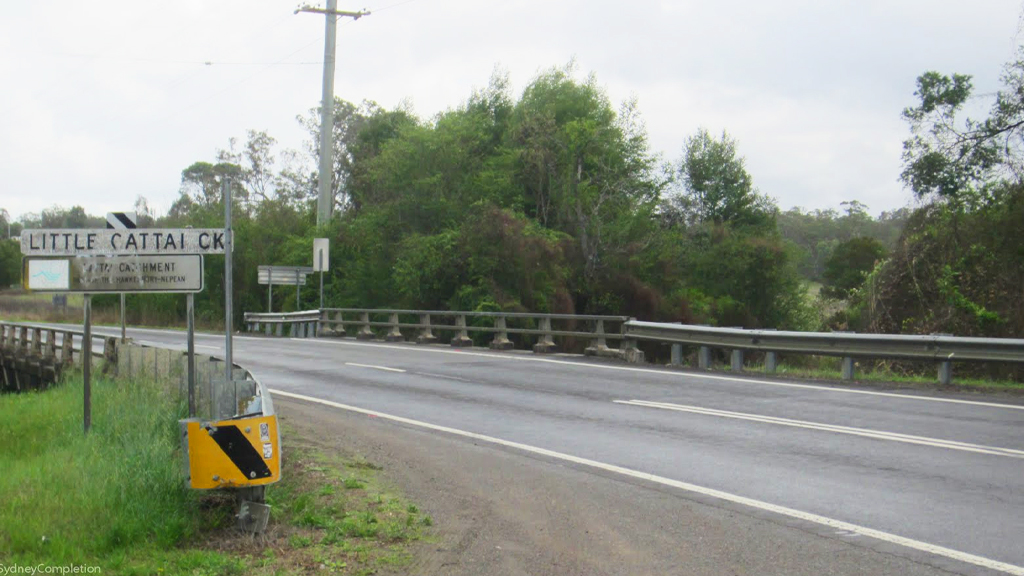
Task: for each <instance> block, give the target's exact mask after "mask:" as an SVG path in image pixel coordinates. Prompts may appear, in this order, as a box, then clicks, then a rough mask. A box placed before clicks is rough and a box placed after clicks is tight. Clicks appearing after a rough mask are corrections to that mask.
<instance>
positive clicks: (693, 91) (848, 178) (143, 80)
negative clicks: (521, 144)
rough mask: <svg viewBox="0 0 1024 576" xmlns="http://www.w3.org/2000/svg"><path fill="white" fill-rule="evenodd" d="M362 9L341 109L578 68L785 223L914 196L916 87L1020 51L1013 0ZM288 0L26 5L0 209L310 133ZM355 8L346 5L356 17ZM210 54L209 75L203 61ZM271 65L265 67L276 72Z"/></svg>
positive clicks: (310, 42) (527, 2)
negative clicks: (722, 147) (714, 159)
mask: <svg viewBox="0 0 1024 576" xmlns="http://www.w3.org/2000/svg"><path fill="white" fill-rule="evenodd" d="M395 3H396V2H395V0H366V1H365V2H364V3H363V4H364V5H366V7H367V8H369V9H370V10H372V11H375V12H374V14H372V15H371V16H369V17H367V18H364V19H360V20H359V21H358V22H352V21H349V20H343V21H342V22H343V23H342V25H341V26H340V27H339V37H338V68H337V80H336V94H338V95H339V96H340V97H343V98H346V99H348V100H352V101H360V100H362V99H364V98H365V99H371V100H376V101H378V102H380V103H381V104H382V105H385V106H389V107H391V106H396V105H398V104H399V103H400V102H401V101H402V100H403V99H409V100H411V101H412V102H413V104H414V106H415V109H416V110H417V111H418V112H419V113H420V114H421V115H423V116H424V117H430V116H432V115H433V114H435V113H437V112H438V111H441V110H444V109H446V108H449V107H452V106H457V105H458V104H459V103H461V102H462V101H464V100H465V99H466V98H467V97H468V96H469V95H470V93H471V91H472V89H473V88H479V87H483V86H485V85H486V83H487V80H488V77H489V76H490V74H491V71H492V70H493V69H494V67H495V65H496V64H497V65H501V66H502V67H503V68H504V69H507V70H508V71H509V74H510V76H511V79H512V81H513V85H514V86H515V87H516V89H517V90H521V89H522V88H523V87H524V86H525V85H526V84H527V83H528V82H529V81H530V80H531V79H532V78H533V77H534V76H535V75H536V74H537V73H538V72H539V71H541V70H544V69H547V68H549V67H551V66H561V65H564V64H565V63H566V62H567V61H568V60H569V59H570V58H573V57H575V58H577V60H578V63H579V68H580V70H581V71H582V72H583V73H586V72H589V71H594V72H596V74H597V76H598V81H599V82H600V83H601V84H602V85H603V86H605V87H606V88H607V90H608V93H609V95H610V96H611V97H612V99H613V100H616V101H620V100H622V99H624V98H627V97H629V96H630V95H632V94H635V95H636V96H637V97H638V99H639V103H640V108H641V111H642V112H643V115H644V119H645V121H646V123H647V126H648V129H649V132H650V136H651V143H652V146H653V147H654V148H655V149H656V150H657V151H659V152H661V153H663V154H664V156H665V157H666V158H667V159H675V158H677V157H678V156H679V152H680V148H681V146H682V144H683V142H684V140H685V138H686V136H688V135H689V134H692V133H693V131H694V130H696V129H697V128H698V127H700V126H705V127H707V128H709V129H711V130H712V131H720V130H722V129H726V130H728V131H729V132H730V134H732V135H733V136H734V137H736V138H737V139H738V140H739V145H740V151H741V153H742V154H743V155H744V156H745V157H746V158H747V162H748V166H749V168H750V171H751V173H752V174H753V176H754V179H755V182H756V183H757V185H758V186H759V187H760V188H761V190H762V191H764V192H766V193H768V194H771V195H773V196H775V197H777V198H778V199H779V201H780V204H781V205H782V206H783V208H786V207H789V206H792V205H802V206H804V207H808V208H815V207H835V206H837V205H838V203H839V202H840V201H842V200H847V199H852V198H856V199H858V200H861V201H862V202H865V203H866V204H868V205H870V206H871V207H872V209H873V211H881V210H884V209H891V208H893V207H896V206H899V205H902V204H904V203H906V202H907V201H909V199H910V198H909V194H908V193H906V192H905V191H903V190H902V188H901V187H900V184H899V182H898V181H897V178H898V175H899V170H900V158H899V156H900V150H901V147H900V145H901V141H902V139H903V138H904V137H905V135H906V129H905V126H904V125H903V123H902V122H901V120H900V118H899V113H900V110H901V109H902V108H903V107H904V106H906V105H908V104H911V103H912V102H913V96H912V92H913V88H914V78H915V77H916V76H917V75H918V74H920V73H922V72H923V71H925V70H928V69H937V70H940V71H943V72H954V71H957V72H964V73H970V74H974V75H975V77H976V78H975V84H976V86H977V88H978V92H981V93H984V92H992V91H994V90H995V89H997V87H998V75H999V71H1000V67H1001V65H1002V63H1003V62H1005V61H1006V60H1008V59H1009V58H1011V57H1012V56H1013V54H1014V50H1015V44H1016V40H1017V39H1016V34H1017V33H1018V30H1017V22H1018V15H1019V10H1020V7H1019V5H1018V2H1017V0H990V1H988V2H985V3H967V2H958V1H953V0H948V1H942V2H939V1H925V0H892V1H887V2H882V1H865V0H859V1H853V0H844V1H838V2H812V1H810V0H786V1H783V0H780V1H778V2H753V1H750V0H723V1H722V2H714V3H710V2H700V1H696V0H690V1H684V0H676V1H669V0H662V1H655V0H641V1H638V2H633V3H629V4H622V3H613V2H610V1H607V0H601V1H589V2H584V1H583V0H567V1H561V2H541V1H538V0H514V1H507V2H500V3H498V2H486V3H485V2H477V1H472V0H458V1H454V0H452V1H447V2H438V1H436V0H416V1H413V2H409V3H405V4H401V5H398V6H395V7H393V8H391V9H386V10H380V9H381V8H384V7H386V6H389V5H392V4H395ZM294 7H295V3H294V2H293V1H291V0H289V1H288V2H285V1H283V0H250V1H243V0H225V1H223V2H217V3H209V2H205V1H202V0H187V1H183V2H174V3H170V4H167V3H164V4H159V5H156V4H147V3H138V2H127V1H120V0H119V1H112V0H107V1H96V2H89V3H81V2H71V1H69V0H58V1H57V2H56V3H46V4H40V3H21V4H17V5H12V6H11V7H8V8H9V10H8V12H6V13H5V18H4V19H3V20H2V21H0V77H2V78H4V85H5V89H4V90H3V91H0V109H3V110H4V111H5V120H4V122H3V123H0V173H2V174H3V175H4V180H3V184H2V185H0V186H2V187H0V207H4V208H7V209H8V210H10V211H11V212H12V213H15V214H18V213H23V212H27V211H38V210H40V209H42V208H44V207H47V206H50V205H53V204H55V203H58V204H62V205H71V204H74V203H79V204H82V205H83V206H85V208H86V209H87V210H88V211H89V212H92V213H101V212H104V211H107V210H110V209H118V208H121V209H123V208H130V206H131V204H132V203H133V202H134V200H135V197H136V196H137V195H139V194H142V195H145V196H146V197H147V198H149V200H150V202H151V204H152V205H154V206H157V207H160V208H162V209H166V208H167V207H169V206H170V203H171V202H172V201H173V199H174V198H175V197H176V195H177V189H178V184H179V178H180V172H181V170H182V168H184V167H186V166H188V165H189V164H191V163H192V162H194V161H196V160H199V159H211V158H212V157H213V155H214V153H215V151H216V149H217V148H221V147H225V146H227V142H228V139H229V138H230V137H233V136H234V137H242V136H244V134H245V131H246V129H249V128H254V129H266V130H268V131H270V133H271V134H272V135H273V136H275V137H276V138H277V139H278V141H279V143H280V144H281V146H282V147H287V148H294V149H299V148H301V146H302V141H303V139H304V138H305V137H306V135H305V134H304V133H303V131H302V129H301V128H300V127H299V126H298V125H297V124H296V123H295V120H294V118H295V116H296V115H299V114H304V113H305V112H306V111H307V110H308V109H309V108H311V107H314V106H316V105H317V103H318V100H319V95H320V74H321V71H320V67H319V65H316V64H313V65H308V64H301V63H303V62H306V63H308V62H314V63H315V62H318V61H320V60H321V58H322V55H323V44H322V34H323V18H322V17H321V16H318V15H312V14H300V15H292V10H293V8H294ZM348 8H350V9H351V8H355V6H354V5H353V6H349V7H348ZM206 61H210V62H212V65H209V66H206V65H204V64H203V62H206ZM271 64H274V65H271Z"/></svg>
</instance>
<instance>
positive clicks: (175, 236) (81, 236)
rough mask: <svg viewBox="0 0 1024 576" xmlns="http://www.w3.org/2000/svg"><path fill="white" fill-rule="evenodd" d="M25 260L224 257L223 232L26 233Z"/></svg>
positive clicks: (91, 230) (23, 242)
mask: <svg viewBox="0 0 1024 576" xmlns="http://www.w3.org/2000/svg"><path fill="white" fill-rule="evenodd" d="M21 253H22V254H24V255H25V256H94V255H95V256H130V255H136V254H223V253H224V229H223V228H145V229H135V230H108V229H106V228H84V229H69V230H24V231H22V233H21Z"/></svg>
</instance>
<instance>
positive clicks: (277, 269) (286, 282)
mask: <svg viewBox="0 0 1024 576" xmlns="http://www.w3.org/2000/svg"><path fill="white" fill-rule="evenodd" d="M257 272H258V273H259V277H258V279H257V282H258V283H260V284H277V285H279V286H295V282H296V281H298V283H299V285H300V286H305V285H306V276H307V275H309V274H311V273H312V272H313V269H312V268H310V267H309V266H260V267H259V268H257Z"/></svg>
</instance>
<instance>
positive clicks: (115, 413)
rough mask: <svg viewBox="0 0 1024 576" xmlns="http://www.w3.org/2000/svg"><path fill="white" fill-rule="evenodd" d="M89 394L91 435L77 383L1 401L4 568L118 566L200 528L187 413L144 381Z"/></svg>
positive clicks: (97, 385) (0, 545) (104, 386)
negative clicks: (185, 438) (94, 562)
mask: <svg viewBox="0 0 1024 576" xmlns="http://www.w3.org/2000/svg"><path fill="white" fill-rule="evenodd" d="M92 385H93V416H92V417H93V427H92V429H91V430H90V432H89V434H88V435H85V434H83V433H82V392H81V378H77V379H69V380H68V381H67V382H65V383H64V384H62V385H59V386H56V387H54V388H52V389H50V390H47V391H45V392H38V393H28V394H8V395H0V412H2V413H3V414H4V415H5V416H4V418H3V419H0V437H2V438H3V439H4V442H5V444H6V446H5V448H4V450H3V452H2V453H0V466H2V467H3V470H4V474H3V476H2V477H0V550H3V551H4V555H5V560H10V561H12V562H15V563H21V562H23V563H26V564H34V563H36V562H40V561H47V562H56V563H60V562H80V561H81V559H82V558H83V557H96V558H106V557H110V558H113V557H116V556H118V555H120V554H122V553H123V551H124V550H126V549H130V548H131V547H133V546H137V545H150V544H152V545H155V546H157V547H160V548H166V547H171V546H174V545H177V544H179V543H181V542H183V541H185V540H186V539H187V538H189V537H190V536H191V535H192V534H194V533H195V532H196V531H197V529H198V527H199V526H198V523H199V516H198V506H197V501H196V500H195V499H194V498H193V497H192V495H191V494H190V493H189V492H188V491H187V490H186V488H185V484H184V477H183V473H182V470H181V464H180V454H179V450H180V439H179V436H178V430H177V423H176V421H175V419H176V415H180V413H181V406H179V405H178V404H177V403H176V402H174V401H173V400H172V399H171V398H169V397H168V396H167V394H166V393H165V392H164V391H163V390H162V389H161V388H160V387H159V386H157V385H155V384H152V383H148V382H145V381H133V382H132V383H131V384H130V385H128V384H127V383H115V382H110V381H103V380H94V381H93V383H92ZM69 518H73V519H74V521H73V522H70V521H68V519H69Z"/></svg>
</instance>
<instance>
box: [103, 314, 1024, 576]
mask: <svg viewBox="0 0 1024 576" xmlns="http://www.w3.org/2000/svg"><path fill="white" fill-rule="evenodd" d="M96 331H97V332H109V330H108V329H102V328H98V329H96ZM130 332H131V335H132V336H133V337H134V338H135V339H136V340H138V341H139V342H141V343H160V344H165V345H166V344H169V345H172V346H176V347H180V348H183V347H184V335H183V334H182V333H180V332H165V331H155V330H130ZM197 344H198V346H199V348H198V351H199V352H201V353H206V354H216V349H218V348H220V349H222V348H223V336H210V335H197ZM234 347H235V361H236V362H238V363H240V364H243V365H245V366H246V367H247V368H249V369H250V371H252V372H253V373H254V374H255V375H256V376H257V377H259V378H260V379H261V381H263V382H264V384H266V385H267V386H269V387H270V388H272V389H274V390H276V391H278V392H277V394H278V395H279V396H280V397H287V396H288V395H299V396H301V397H306V398H309V399H316V400H319V401H321V402H320V403H319V405H320V406H321V407H323V408H325V409H332V410H337V411H338V413H339V414H341V413H346V414H352V413H355V414H367V413H370V414H371V415H373V416H377V419H376V420H377V422H375V424H374V425H375V426H381V425H391V426H395V427H399V428H404V429H407V430H417V431H418V432H417V433H420V434H423V433H427V434H429V435H432V436H443V437H446V438H449V439H453V438H454V439H458V440H460V441H461V444H459V443H458V442H456V443H454V444H451V443H450V444H449V445H448V446H449V448H446V450H459V449H460V448H458V446H460V445H461V446H466V447H467V448H466V449H468V447H473V449H474V450H478V449H480V447H481V446H483V447H485V448H487V449H490V450H500V451H503V452H506V453H511V454H513V455H517V456H516V457H518V458H520V460H521V466H522V467H523V469H524V473H525V471H529V474H534V475H535V474H538V473H539V472H538V469H537V467H544V466H550V465H551V464H559V465H561V467H562V468H564V467H566V466H567V467H569V468H570V469H571V470H572V471H573V475H574V477H575V478H576V480H575V481H576V482H579V483H581V486H583V485H585V484H586V483H587V482H588V481H589V480H587V477H588V476H594V475H597V476H600V477H601V478H603V479H605V480H606V481H607V482H614V483H615V484H613V486H614V487H615V488H613V489H611V492H610V493H614V494H615V495H616V496H615V497H616V498H617V499H620V500H621V499H625V501H627V502H628V501H633V502H635V503H636V508H635V509H636V510H637V511H639V510H643V511H644V512H643V513H644V514H645V515H647V516H649V519H650V522H649V523H646V524H644V525H641V526H640V527H639V528H637V529H638V530H640V531H641V532H642V531H643V530H644V529H645V528H644V526H646V529H647V530H649V531H650V532H651V533H650V534H647V535H646V536H647V537H649V538H650V539H651V541H656V542H659V543H661V544H660V548H658V550H657V551H655V552H653V553H658V554H663V555H665V558H671V557H672V556H673V554H677V553H679V551H678V550H676V551H674V550H673V548H672V546H671V542H672V539H666V538H664V535H665V528H664V527H666V526H677V527H678V525H679V523H680V522H682V521H684V520H685V519H683V518H680V517H679V514H680V513H679V512H678V511H676V512H671V510H672V508H671V507H670V506H666V505H661V506H656V507H652V506H651V505H650V504H651V502H652V498H655V496H653V495H657V496H656V498H658V499H663V498H664V497H665V495H666V494H668V495H669V496H671V498H674V499H682V501H688V502H697V503H700V504H702V505H707V506H711V507H713V508H716V509H718V510H721V511H727V512H729V515H730V517H738V519H736V520H735V521H736V522H738V523H740V525H742V526H743V529H744V530H748V531H750V533H749V534H747V536H746V537H748V538H751V539H753V540H752V541H767V542H772V541H773V538H777V537H778V535H777V534H775V535H773V532H772V531H773V530H777V529H779V527H787V528H788V529H794V528H795V529H797V530H798V531H800V533H802V534H804V535H805V536H806V538H809V539H818V538H825V539H827V540H828V541H831V542H833V543H840V544H842V545H843V546H846V547H852V548H854V549H859V550H870V551H873V552H874V553H881V554H882V555H883V556H885V557H887V558H888V557H895V558H898V559H900V560H903V561H909V562H911V563H912V564H913V565H914V566H916V567H918V568H921V569H925V568H927V570H932V569H937V570H936V571H935V572H934V573H941V572H942V571H951V572H955V573H962V574H991V573H1015V574H1024V538H1022V537H1024V474H1022V473H1024V434H1022V431H1024V405H1021V404H1020V403H1019V402H1018V403H1014V402H1015V400H1014V399H1013V398H996V399H993V398H992V397H989V396H984V395H971V396H964V395H960V396H955V395H952V396H950V395H939V394H937V393H925V392H918V393H913V392H903V391H885V390H882V389H879V388H850V387H832V386H828V385H819V384H807V383H797V382H785V381H777V380H776V381H773V380H768V379H760V378H757V377H753V376H742V377H734V376H730V375H728V374H721V373H719V374H703V373H693V372H683V371H678V370H668V369H661V368H657V367H651V366H644V367H635V366H630V365H626V364H621V363H616V362H611V361H607V362H604V361H585V360H583V359H580V358H578V357H570V356H561V355H553V356H537V355H534V354H532V353H529V352H503V353H492V352H490V351H487V350H481V349H473V350H471V351H470V350H455V349H451V348H448V347H444V346H417V345H415V344H383V343H366V342H357V341H355V340H351V339H343V340H342V339H305V340H298V339H287V338H285V339H271V338H263V337H236V338H235V340H234ZM303 401H305V402H312V403H315V402H313V401H312V400H308V399H307V400H303ZM332 403H333V404H332ZM509 481H510V482H516V479H515V478H514V477H512V478H509ZM566 482H570V483H571V482H572V480H566ZM581 490H585V488H581ZM601 505H602V504H601V501H600V500H598V501H597V502H593V501H588V502H587V503H586V506H588V507H592V506H601ZM619 506H620V508H621V506H622V504H621V502H620V504H619ZM744 522H746V523H747V524H743V523H744ZM754 526H757V527H759V528H755V527H754ZM766 526H767V527H766ZM772 526H774V528H772ZM659 527H660V528H659ZM595 528H596V527H595ZM758 530H761V531H763V534H764V537H763V538H761V540H758V538H759V537H758V535H757V534H758V533H757V531H758ZM655 531H657V534H655V533H654V532H655ZM596 532H600V530H595V533H596ZM641 537H643V534H641ZM779 542H780V544H779V545H780V546H782V545H783V544H782V543H783V542H788V540H786V539H781V540H779ZM787 545H788V544H787ZM647 553H652V552H651V551H648V552H647ZM780 553H782V551H780ZM840 556H841V555H837V556H836V559H835V562H836V565H835V567H834V568H836V571H835V573H839V574H844V573H861V572H857V571H856V570H862V569H865V565H864V564H863V563H864V562H865V561H866V560H864V559H858V560H856V561H855V562H852V563H851V562H847V563H845V564H844V561H843V560H841V558H840ZM858 558H859V557H858ZM796 559H797V560H796V561H797V562H799V556H798V555H797V557H796ZM843 566H848V569H847V568H843ZM855 569H856V570H855ZM880 570H881V572H878V571H875V573H891V572H892V571H893V570H895V569H894V568H892V566H889V567H888V568H880ZM927 570H926V571H925V572H922V573H932V572H928V571H927ZM907 571H908V570H907V569H905V568H904V569H899V572H907ZM787 572H790V571H789V570H782V569H780V570H779V573H787ZM553 573H557V571H556V572H553ZM680 573H684V572H680ZM708 573H714V572H708ZM762 573H763V572H762ZM867 573H870V572H867Z"/></svg>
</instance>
